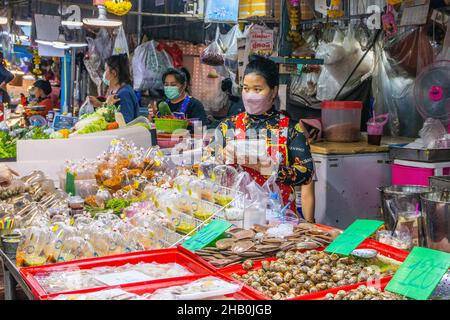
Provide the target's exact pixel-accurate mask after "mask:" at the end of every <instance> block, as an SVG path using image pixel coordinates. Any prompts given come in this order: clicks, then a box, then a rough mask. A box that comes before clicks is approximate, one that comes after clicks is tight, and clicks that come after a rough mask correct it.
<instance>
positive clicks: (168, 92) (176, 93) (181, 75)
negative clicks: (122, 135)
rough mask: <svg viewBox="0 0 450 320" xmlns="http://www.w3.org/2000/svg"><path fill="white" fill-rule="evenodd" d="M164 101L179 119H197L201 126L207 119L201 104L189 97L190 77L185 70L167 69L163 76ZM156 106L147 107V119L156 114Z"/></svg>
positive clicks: (205, 123)
mask: <svg viewBox="0 0 450 320" xmlns="http://www.w3.org/2000/svg"><path fill="white" fill-rule="evenodd" d="M162 80H163V83H164V95H165V101H166V103H167V104H168V105H169V108H170V111H172V113H173V114H174V115H175V116H176V117H177V118H181V119H198V120H199V121H201V122H202V124H203V126H206V125H207V122H208V120H207V117H206V112H205V108H204V107H203V104H202V103H201V102H200V101H199V100H197V99H195V98H194V97H192V96H190V95H189V90H188V89H189V83H190V75H189V72H188V71H187V70H186V69H181V70H178V69H173V68H170V69H168V70H167V71H166V72H165V73H164V75H163V79H162ZM157 111H158V110H157V105H156V103H155V104H153V105H149V118H150V119H151V118H153V117H154V116H155V115H156V114H157Z"/></svg>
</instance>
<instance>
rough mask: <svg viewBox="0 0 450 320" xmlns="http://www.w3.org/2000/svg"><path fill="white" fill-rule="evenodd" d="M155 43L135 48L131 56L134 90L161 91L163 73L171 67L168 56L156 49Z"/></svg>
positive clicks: (147, 43) (150, 42)
mask: <svg viewBox="0 0 450 320" xmlns="http://www.w3.org/2000/svg"><path fill="white" fill-rule="evenodd" d="M156 47H157V43H156V42H155V41H153V40H152V41H149V42H146V43H143V44H141V45H140V46H139V47H137V48H136V50H135V52H134V56H133V61H132V67H133V80H134V82H133V83H134V89H135V90H149V89H153V90H162V89H163V87H164V85H163V83H162V75H163V73H164V72H165V71H166V70H167V69H168V68H170V67H172V66H173V64H172V60H171V59H170V56H169V55H168V54H167V53H166V52H165V51H164V50H162V51H158V50H157V49H156Z"/></svg>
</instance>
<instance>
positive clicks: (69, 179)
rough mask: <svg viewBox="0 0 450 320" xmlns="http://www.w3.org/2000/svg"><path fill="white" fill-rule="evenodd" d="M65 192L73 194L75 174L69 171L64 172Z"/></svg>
mask: <svg viewBox="0 0 450 320" xmlns="http://www.w3.org/2000/svg"><path fill="white" fill-rule="evenodd" d="M66 193H67V194H69V195H72V196H74V195H75V175H74V174H73V173H71V172H67V173H66Z"/></svg>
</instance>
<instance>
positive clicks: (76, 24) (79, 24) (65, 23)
mask: <svg viewBox="0 0 450 320" xmlns="http://www.w3.org/2000/svg"><path fill="white" fill-rule="evenodd" d="M61 24H62V25H63V26H66V27H78V28H81V27H82V26H83V22H81V21H70V20H64V21H61Z"/></svg>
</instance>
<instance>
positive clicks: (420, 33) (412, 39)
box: [385, 26, 433, 77]
mask: <svg viewBox="0 0 450 320" xmlns="http://www.w3.org/2000/svg"><path fill="white" fill-rule="evenodd" d="M385 47H386V50H387V52H388V53H389V57H390V58H391V59H393V60H394V61H396V62H397V64H398V66H399V67H401V68H402V69H403V70H404V71H406V72H408V74H409V75H411V76H413V77H414V76H416V75H417V74H419V73H420V72H421V70H422V69H423V68H425V67H426V66H428V65H429V64H430V63H432V62H433V48H432V46H431V43H430V39H429V37H428V35H427V28H426V27H425V26H420V27H407V28H405V29H404V31H403V32H398V33H397V35H396V36H394V37H393V38H392V39H391V40H390V41H389V42H388V43H387V44H386V45H385Z"/></svg>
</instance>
